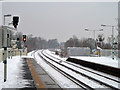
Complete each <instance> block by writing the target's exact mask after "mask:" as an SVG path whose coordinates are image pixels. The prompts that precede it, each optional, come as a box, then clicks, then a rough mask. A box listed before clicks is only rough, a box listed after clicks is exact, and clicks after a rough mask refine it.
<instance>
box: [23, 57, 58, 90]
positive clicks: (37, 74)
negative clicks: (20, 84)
mask: <svg viewBox="0 0 120 90" xmlns="http://www.w3.org/2000/svg"><path fill="white" fill-rule="evenodd" d="M25 59H27V62H28V65H29V66H31V65H32V66H33V68H34V71H33V70H32V68H31V67H29V68H30V71H31V73H32V76H33V79H34V81H35V83H36V87H37V88H51V89H52V88H53V89H54V88H60V86H59V85H58V84H57V83H56V82H55V80H54V79H53V78H51V77H50V76H49V74H48V73H47V72H46V71H45V70H44V69H43V68H42V67H41V66H40V65H39V64H38V63H37V62H36V61H35V60H34V59H33V58H25ZM42 85H43V86H42Z"/></svg>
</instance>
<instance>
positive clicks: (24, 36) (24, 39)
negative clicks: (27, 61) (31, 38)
mask: <svg viewBox="0 0 120 90" xmlns="http://www.w3.org/2000/svg"><path fill="white" fill-rule="evenodd" d="M23 42H24V43H25V42H26V35H23Z"/></svg>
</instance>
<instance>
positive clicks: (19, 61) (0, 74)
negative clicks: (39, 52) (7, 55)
mask: <svg viewBox="0 0 120 90" xmlns="http://www.w3.org/2000/svg"><path fill="white" fill-rule="evenodd" d="M6 88H12V89H16V88H17V89H23V88H28V89H29V88H30V89H34V90H37V89H38V88H60V86H59V85H57V84H56V82H55V81H54V80H53V79H52V78H51V77H50V76H49V75H48V74H47V73H46V71H45V70H44V69H43V68H42V67H41V66H40V65H39V64H37V62H36V61H35V60H34V59H33V57H30V56H21V57H20V56H14V57H13V58H12V59H7V81H6V82H4V64H3V62H0V90H1V89H4V90H5V89H6Z"/></svg>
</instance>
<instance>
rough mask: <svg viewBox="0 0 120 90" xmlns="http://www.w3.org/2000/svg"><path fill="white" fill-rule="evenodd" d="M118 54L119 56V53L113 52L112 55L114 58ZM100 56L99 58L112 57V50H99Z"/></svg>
mask: <svg viewBox="0 0 120 90" xmlns="http://www.w3.org/2000/svg"><path fill="white" fill-rule="evenodd" d="M119 51H120V50H119ZM118 54H120V53H118V50H114V55H115V56H116V57H118ZM100 55H101V56H111V55H112V50H110V49H102V50H100Z"/></svg>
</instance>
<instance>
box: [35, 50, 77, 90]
mask: <svg viewBox="0 0 120 90" xmlns="http://www.w3.org/2000/svg"><path fill="white" fill-rule="evenodd" d="M38 53H41V50H39V51H37V52H36V53H35V57H36V61H37V63H38V64H39V65H40V66H41V67H42V68H44V70H45V71H46V72H47V73H48V74H49V75H50V76H51V77H52V78H53V79H54V80H55V81H56V82H57V83H58V84H59V85H60V86H61V87H62V88H79V86H77V85H76V84H74V83H73V82H72V81H70V80H69V79H67V78H65V77H64V76H63V75H61V74H60V73H59V72H57V71H56V70H55V69H53V68H52V67H51V66H49V65H48V64H47V63H46V62H44V61H43V60H42V59H41V58H40V57H39V55H38Z"/></svg>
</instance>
